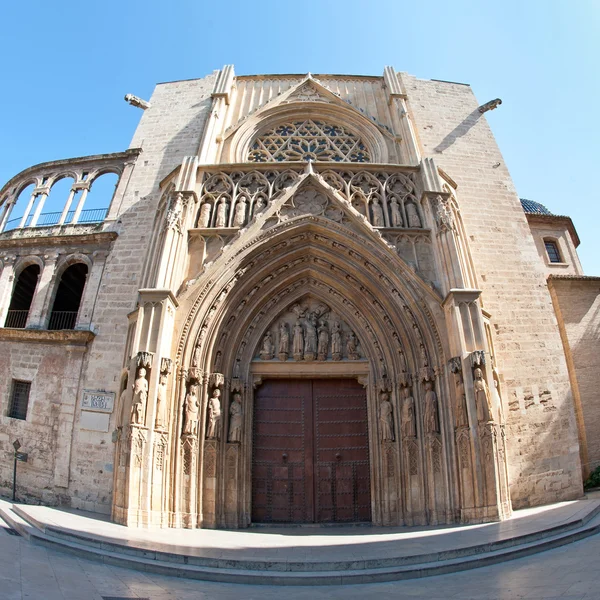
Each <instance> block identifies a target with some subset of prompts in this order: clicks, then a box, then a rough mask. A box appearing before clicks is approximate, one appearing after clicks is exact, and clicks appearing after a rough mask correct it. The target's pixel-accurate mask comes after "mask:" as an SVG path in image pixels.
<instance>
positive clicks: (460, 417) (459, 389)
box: [454, 371, 469, 427]
mask: <svg viewBox="0 0 600 600" xmlns="http://www.w3.org/2000/svg"><path fill="white" fill-rule="evenodd" d="M454 377H455V380H456V426H457V427H468V426H469V417H468V415H467V396H466V394H465V382H464V379H463V376H462V373H461V372H460V371H458V373H456V374H455V376H454Z"/></svg>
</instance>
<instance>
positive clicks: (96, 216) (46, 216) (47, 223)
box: [4, 208, 108, 231]
mask: <svg viewBox="0 0 600 600" xmlns="http://www.w3.org/2000/svg"><path fill="white" fill-rule="evenodd" d="M107 212H108V208H90V209H87V210H82V211H81V213H80V215H79V218H78V219H77V224H81V223H102V221H104V218H105V217H106V213H107ZM61 215H62V212H49V213H42V214H41V215H40V216H39V218H38V220H37V223H36V225H35V226H36V227H51V226H52V225H58V222H59V221H60V217H61ZM74 215H75V211H74V210H70V211H69V212H68V213H67V216H66V218H65V222H64V223H63V225H70V224H71V220H72V219H73V216H74ZM22 218H23V217H17V218H16V219H11V220H10V221H7V222H6V226H5V227H4V231H9V230H11V229H16V228H17V227H18V226H19V223H20V222H21V219H22ZM32 218H33V215H29V216H28V217H27V219H26V221H25V224H24V225H23V227H30V226H31V220H32Z"/></svg>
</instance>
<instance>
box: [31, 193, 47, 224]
mask: <svg viewBox="0 0 600 600" xmlns="http://www.w3.org/2000/svg"><path fill="white" fill-rule="evenodd" d="M37 192H38V195H39V196H40V199H39V200H38V204H37V207H36V209H35V212H34V213H33V217H31V223H30V224H29V227H35V226H36V225H37V222H38V219H39V218H40V215H41V214H42V209H43V208H44V203H45V202H46V198H47V197H48V194H49V193H50V188H49V187H47V186H46V187H43V188H38V190H37Z"/></svg>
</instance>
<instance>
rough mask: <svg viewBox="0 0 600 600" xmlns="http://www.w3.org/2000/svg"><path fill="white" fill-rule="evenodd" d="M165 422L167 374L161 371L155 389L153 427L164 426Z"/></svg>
mask: <svg viewBox="0 0 600 600" xmlns="http://www.w3.org/2000/svg"><path fill="white" fill-rule="evenodd" d="M166 424H167V375H166V374H165V373H161V374H160V376H159V378H158V388H157V390H156V418H155V419H154V427H165V426H166Z"/></svg>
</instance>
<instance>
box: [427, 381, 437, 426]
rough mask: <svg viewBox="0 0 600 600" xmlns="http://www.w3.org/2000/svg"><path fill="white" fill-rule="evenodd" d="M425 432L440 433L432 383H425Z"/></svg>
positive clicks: (435, 396)
mask: <svg viewBox="0 0 600 600" xmlns="http://www.w3.org/2000/svg"><path fill="white" fill-rule="evenodd" d="M424 420H425V432H426V433H439V432H440V417H439V414H438V401H437V395H436V393H435V392H434V391H433V381H426V382H425V419H424Z"/></svg>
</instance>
